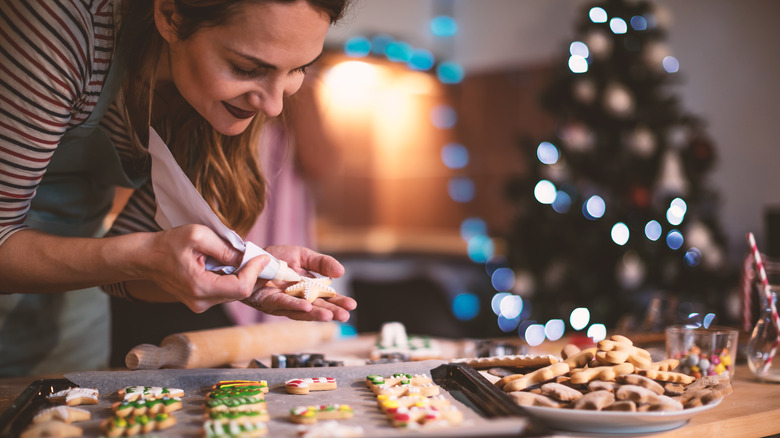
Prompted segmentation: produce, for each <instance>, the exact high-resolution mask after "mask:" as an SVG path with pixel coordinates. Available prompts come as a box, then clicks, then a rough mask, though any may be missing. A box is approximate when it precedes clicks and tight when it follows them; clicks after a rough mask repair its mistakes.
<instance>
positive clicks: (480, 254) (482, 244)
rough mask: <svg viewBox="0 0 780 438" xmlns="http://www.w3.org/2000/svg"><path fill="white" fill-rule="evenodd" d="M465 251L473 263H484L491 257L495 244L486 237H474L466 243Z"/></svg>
mask: <svg viewBox="0 0 780 438" xmlns="http://www.w3.org/2000/svg"><path fill="white" fill-rule="evenodd" d="M466 251H467V252H468V255H469V258H470V259H471V261H473V262H474V263H485V262H487V261H488V260H490V258H491V257H493V254H494V252H495V244H494V243H493V239H491V238H490V237H488V236H474V237H472V238H471V239H469V241H468V242H467V243H466Z"/></svg>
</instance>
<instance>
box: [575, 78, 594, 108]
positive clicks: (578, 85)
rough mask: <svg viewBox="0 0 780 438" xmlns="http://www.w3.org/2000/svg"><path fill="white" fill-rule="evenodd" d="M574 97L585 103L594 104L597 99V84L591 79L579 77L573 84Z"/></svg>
mask: <svg viewBox="0 0 780 438" xmlns="http://www.w3.org/2000/svg"><path fill="white" fill-rule="evenodd" d="M572 89H573V90H572V92H573V93H574V98H575V99H577V100H578V101H580V102H582V103H584V104H588V105H590V104H592V103H593V102H594V101H595V100H596V93H597V90H596V84H595V83H594V82H593V81H592V80H590V79H585V78H583V79H578V80H576V81H574V83H573V84H572Z"/></svg>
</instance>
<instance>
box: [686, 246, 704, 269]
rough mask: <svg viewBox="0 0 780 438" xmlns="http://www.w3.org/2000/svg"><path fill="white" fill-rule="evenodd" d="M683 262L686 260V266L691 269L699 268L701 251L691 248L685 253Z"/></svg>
mask: <svg viewBox="0 0 780 438" xmlns="http://www.w3.org/2000/svg"><path fill="white" fill-rule="evenodd" d="M683 260H685V264H686V265H688V266H690V267H696V266H699V264H701V250H699V248H689V249H688V251H686V252H685V257H683Z"/></svg>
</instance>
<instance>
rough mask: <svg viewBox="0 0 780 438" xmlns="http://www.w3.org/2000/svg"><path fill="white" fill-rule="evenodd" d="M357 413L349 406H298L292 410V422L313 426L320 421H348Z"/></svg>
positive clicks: (332, 404)
mask: <svg viewBox="0 0 780 438" xmlns="http://www.w3.org/2000/svg"><path fill="white" fill-rule="evenodd" d="M354 414H355V411H354V410H353V409H352V408H351V407H350V406H349V405H341V404H334V403H331V404H326V405H317V406H298V407H296V408H293V409H291V410H290V420H291V421H292V422H294V423H300V424H311V423H316V422H317V421H318V420H346V419H348V418H352V416H353V415H354Z"/></svg>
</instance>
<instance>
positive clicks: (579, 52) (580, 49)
mask: <svg viewBox="0 0 780 438" xmlns="http://www.w3.org/2000/svg"><path fill="white" fill-rule="evenodd" d="M569 54H571V55H572V56H581V57H583V58H587V57H588V55H589V54H590V53H588V46H587V45H585V43H583V42H582V41H575V42H573V43H571V44H570V45H569Z"/></svg>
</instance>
